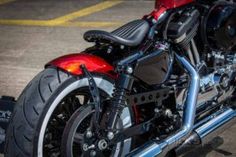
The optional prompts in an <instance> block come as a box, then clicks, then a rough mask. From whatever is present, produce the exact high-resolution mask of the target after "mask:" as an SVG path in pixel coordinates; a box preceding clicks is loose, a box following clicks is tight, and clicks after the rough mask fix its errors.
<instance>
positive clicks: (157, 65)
mask: <svg viewBox="0 0 236 157" xmlns="http://www.w3.org/2000/svg"><path fill="white" fill-rule="evenodd" d="M171 63H172V62H171V58H170V55H169V51H167V50H155V51H154V52H152V53H150V54H148V55H146V56H144V57H143V58H140V59H139V60H138V61H137V65H136V68H135V71H134V76H136V77H137V78H139V79H140V80H142V81H144V82H145V83H147V84H149V85H157V84H161V83H163V82H164V81H165V80H166V79H167V78H168V75H169V72H170V69H171V65H172V64H171Z"/></svg>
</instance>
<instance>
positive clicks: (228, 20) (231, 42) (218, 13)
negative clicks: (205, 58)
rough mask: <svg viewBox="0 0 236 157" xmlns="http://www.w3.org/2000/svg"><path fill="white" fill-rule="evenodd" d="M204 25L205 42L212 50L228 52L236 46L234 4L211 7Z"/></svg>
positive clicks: (235, 11) (219, 4)
mask: <svg viewBox="0 0 236 157" xmlns="http://www.w3.org/2000/svg"><path fill="white" fill-rule="evenodd" d="M207 18H208V19H207V23H206V36H207V42H208V44H209V46H210V47H211V48H212V49H217V50H222V51H230V50H232V48H234V47H235V46H236V4H233V3H218V4H215V5H214V6H213V7H211V9H210V11H209V14H208V17H207Z"/></svg>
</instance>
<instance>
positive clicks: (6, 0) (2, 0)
mask: <svg viewBox="0 0 236 157" xmlns="http://www.w3.org/2000/svg"><path fill="white" fill-rule="evenodd" d="M14 1H16V0H0V5H3V4H7V3H10V2H14Z"/></svg>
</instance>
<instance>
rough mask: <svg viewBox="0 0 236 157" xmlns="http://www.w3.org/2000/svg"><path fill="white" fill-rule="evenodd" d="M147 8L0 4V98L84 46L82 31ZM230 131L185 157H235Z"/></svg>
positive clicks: (29, 1) (72, 1) (55, 0)
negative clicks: (47, 64) (45, 66)
mask: <svg viewBox="0 0 236 157" xmlns="http://www.w3.org/2000/svg"><path fill="white" fill-rule="evenodd" d="M153 8H154V1H147V0H143V1H141V0H135V1H131V0H126V1H102V0H89V1H88V0H47V1H45V0H0V95H9V96H14V97H16V98H17V97H18V96H19V95H20V93H21V91H22V90H23V88H24V87H25V86H26V85H27V83H28V82H29V81H30V80H31V79H32V78H33V77H34V76H35V75H36V74H37V73H38V72H40V71H41V70H43V68H44V65H45V63H47V62H49V61H50V60H52V59H54V58H56V57H58V56H61V55H65V54H69V53H77V52H81V51H83V50H84V49H85V48H86V47H88V46H90V45H91V44H89V43H87V42H85V41H84V40H83V33H84V32H86V31H87V30H90V29H103V30H108V31H111V30H113V29H115V28H117V27H119V26H121V25H122V24H124V23H126V22H129V21H131V20H134V19H137V18H142V16H143V15H145V14H147V13H149V12H151V11H152V9H153ZM235 131H236V125H235V126H233V127H232V128H230V129H229V130H227V131H226V132H224V133H223V134H222V135H220V136H219V137H217V138H216V139H214V141H213V142H212V144H210V145H207V146H205V147H203V148H201V149H198V150H196V151H195V152H194V153H191V154H190V155H189V154H188V155H186V156H185V157H224V156H229V157H236V132H235ZM223 141H224V142H223Z"/></svg>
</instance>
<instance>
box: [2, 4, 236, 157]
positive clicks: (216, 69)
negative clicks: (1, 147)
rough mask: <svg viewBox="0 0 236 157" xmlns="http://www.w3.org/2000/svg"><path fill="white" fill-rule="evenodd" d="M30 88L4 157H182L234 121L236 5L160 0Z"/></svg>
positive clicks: (96, 37) (52, 66)
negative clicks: (139, 17) (151, 8)
mask: <svg viewBox="0 0 236 157" xmlns="http://www.w3.org/2000/svg"><path fill="white" fill-rule="evenodd" d="M84 39H85V40H86V41H88V42H93V43H95V44H94V46H92V47H90V48H88V49H86V50H85V51H83V52H81V53H77V54H69V55H66V56H62V57H59V58H57V59H55V60H53V61H51V62H49V63H47V64H46V65H45V69H44V70H43V71H42V72H40V73H39V74H38V75H37V76H36V77H35V78H34V79H33V80H32V81H31V82H30V83H29V84H28V85H27V86H26V88H25V89H24V90H23V92H22V94H21V95H20V97H19V99H18V101H17V105H16V107H15V109H14V112H13V114H12V117H11V121H10V124H9V127H8V131H7V135H6V148H5V150H6V153H5V156H6V157H16V156H20V157H33V156H34V157H47V156H50V157H51V156H52V157H56V156H66V157H76V156H85V157H94V156H114V157H120V156H121V157H123V156H127V157H131V156H132V157H151V156H157V157H167V156H168V157H175V156H178V155H181V154H185V153H187V152H189V151H191V150H194V149H195V148H197V147H198V146H201V145H204V144H206V143H208V142H209V141H211V140H212V139H213V138H214V137H216V136H217V135H218V134H219V133H221V132H222V131H224V130H226V129H228V127H229V126H231V125H233V124H235V119H236V118H235V117H236V108H235V87H236V86H235V85H236V84H235V83H236V78H235V76H236V54H235V50H236V5H235V4H234V2H232V1H226V0H224V1H217V0H208V1H204V0H196V1H194V0H157V1H156V4H155V10H154V11H153V12H152V13H150V14H149V15H146V16H144V17H143V18H142V19H138V20H134V21H132V22H129V23H128V24H125V25H124V26H122V27H120V28H118V29H116V30H114V31H112V32H106V31H101V30H91V31H88V32H86V33H85V34H84Z"/></svg>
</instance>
